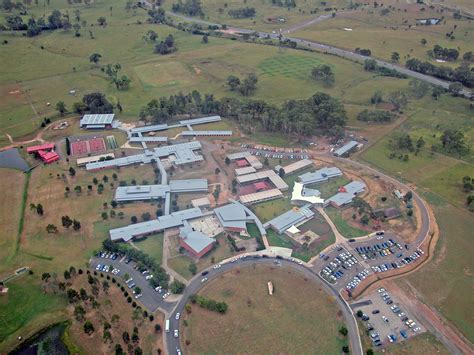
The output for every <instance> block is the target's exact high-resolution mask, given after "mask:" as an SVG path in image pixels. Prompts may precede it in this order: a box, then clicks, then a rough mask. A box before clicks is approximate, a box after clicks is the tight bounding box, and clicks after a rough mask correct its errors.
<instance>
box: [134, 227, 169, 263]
mask: <svg viewBox="0 0 474 355" xmlns="http://www.w3.org/2000/svg"><path fill="white" fill-rule="evenodd" d="M134 244H135V246H136V247H137V248H138V249H140V250H141V251H142V252H144V253H146V254H148V255H149V256H150V257H152V258H153V259H154V260H155V262H156V263H157V264H158V265H161V260H162V259H163V233H158V234H154V235H150V236H148V237H146V238H145V239H139V240H136V241H135V242H134Z"/></svg>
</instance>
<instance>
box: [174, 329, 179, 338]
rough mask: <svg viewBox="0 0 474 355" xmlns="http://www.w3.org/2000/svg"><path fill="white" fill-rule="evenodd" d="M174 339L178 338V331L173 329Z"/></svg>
mask: <svg viewBox="0 0 474 355" xmlns="http://www.w3.org/2000/svg"><path fill="white" fill-rule="evenodd" d="M174 337H175V338H177V337H179V332H178V329H175V330H174Z"/></svg>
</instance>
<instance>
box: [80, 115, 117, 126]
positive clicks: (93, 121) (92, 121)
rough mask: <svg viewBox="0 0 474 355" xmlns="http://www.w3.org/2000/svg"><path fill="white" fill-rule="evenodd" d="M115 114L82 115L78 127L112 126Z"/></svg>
mask: <svg viewBox="0 0 474 355" xmlns="http://www.w3.org/2000/svg"><path fill="white" fill-rule="evenodd" d="M114 117H115V114H113V113H107V114H94V115H84V116H82V119H81V122H80V125H81V127H82V126H89V125H98V126H102V125H106V124H112V121H113V120H114Z"/></svg>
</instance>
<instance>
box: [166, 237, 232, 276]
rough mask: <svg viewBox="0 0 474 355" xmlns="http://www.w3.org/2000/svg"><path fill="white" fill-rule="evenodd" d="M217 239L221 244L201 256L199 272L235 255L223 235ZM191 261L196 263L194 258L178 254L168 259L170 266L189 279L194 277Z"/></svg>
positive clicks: (198, 266) (197, 264) (198, 263)
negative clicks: (190, 269) (191, 270)
mask: <svg viewBox="0 0 474 355" xmlns="http://www.w3.org/2000/svg"><path fill="white" fill-rule="evenodd" d="M217 240H218V242H219V245H217V246H216V247H215V248H214V249H213V250H211V251H210V252H209V253H207V254H206V255H204V256H203V257H202V258H200V259H199V261H198V262H197V263H196V266H197V268H198V272H201V270H204V269H205V268H207V267H209V266H211V265H214V264H215V263H218V262H220V261H222V260H224V259H227V258H230V257H231V256H232V255H233V253H232V251H231V246H230V245H229V243H228V241H227V239H226V238H225V237H224V236H223V235H221V236H219V237H217ZM191 263H194V260H193V259H192V258H191V257H189V256H186V255H178V256H175V257H172V258H170V259H168V266H169V267H171V268H172V269H173V270H174V271H176V272H177V273H178V274H180V275H181V276H183V277H184V278H185V279H188V280H189V279H191V278H192V277H193V274H192V273H191V272H190V271H189V265H190V264H191Z"/></svg>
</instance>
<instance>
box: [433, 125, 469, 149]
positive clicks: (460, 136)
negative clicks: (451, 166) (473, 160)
mask: <svg viewBox="0 0 474 355" xmlns="http://www.w3.org/2000/svg"><path fill="white" fill-rule="evenodd" d="M440 140H441V145H442V147H443V150H444V151H445V152H446V153H448V154H454V155H465V154H467V153H469V150H470V147H469V146H468V145H467V143H466V141H465V137H464V133H462V132H461V131H459V130H457V129H447V130H445V131H444V132H443V134H442V135H441V137H440Z"/></svg>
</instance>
